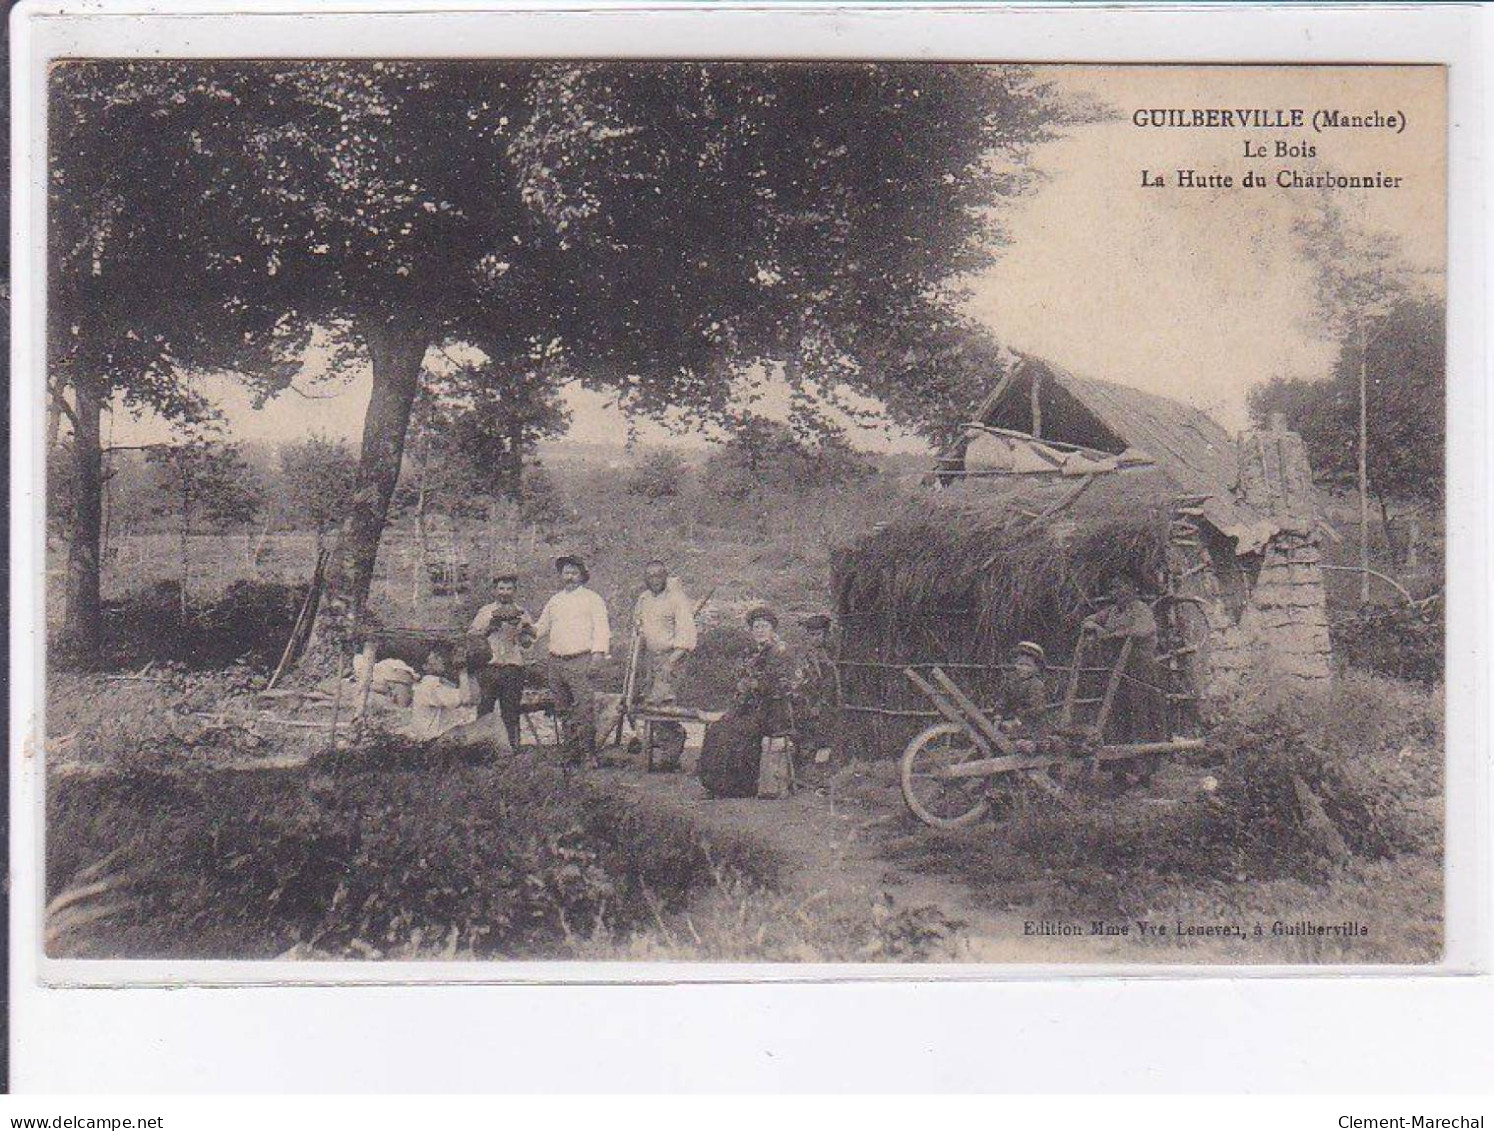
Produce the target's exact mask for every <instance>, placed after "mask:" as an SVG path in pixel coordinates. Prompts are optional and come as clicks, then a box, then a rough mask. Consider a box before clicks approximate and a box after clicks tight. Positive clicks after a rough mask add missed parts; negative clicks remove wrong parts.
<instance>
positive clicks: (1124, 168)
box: [111, 65, 1446, 451]
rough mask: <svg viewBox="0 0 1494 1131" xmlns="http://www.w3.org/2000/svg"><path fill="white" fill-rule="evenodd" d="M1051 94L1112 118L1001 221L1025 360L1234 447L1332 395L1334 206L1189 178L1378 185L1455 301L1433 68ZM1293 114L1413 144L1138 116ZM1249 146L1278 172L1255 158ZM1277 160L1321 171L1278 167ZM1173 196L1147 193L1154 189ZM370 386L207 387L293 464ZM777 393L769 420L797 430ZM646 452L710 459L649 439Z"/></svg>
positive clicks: (584, 405) (1097, 83) (1423, 265)
mask: <svg viewBox="0 0 1494 1131" xmlns="http://www.w3.org/2000/svg"><path fill="white" fill-rule="evenodd" d="M1039 74H1040V76H1041V77H1042V78H1043V79H1045V80H1048V81H1051V82H1052V83H1053V84H1054V85H1055V87H1056V88H1057V89H1058V90H1059V91H1062V92H1066V93H1070V94H1074V95H1076V96H1082V97H1088V98H1092V99H1095V100H1097V101H1099V102H1100V103H1102V104H1106V105H1108V106H1110V107H1111V108H1112V109H1113V110H1114V114H1113V115H1112V116H1109V117H1107V118H1106V119H1105V120H1103V121H1099V122H1095V123H1091V124H1087V125H1081V126H1075V127H1071V128H1070V129H1069V131H1068V132H1067V134H1066V135H1065V136H1064V137H1062V138H1060V139H1058V140H1056V141H1054V142H1051V143H1048V144H1046V145H1045V146H1043V147H1042V148H1041V149H1040V150H1039V151H1038V152H1037V154H1036V155H1035V161H1034V165H1035V168H1036V171H1037V172H1038V173H1040V174H1041V176H1040V180H1039V182H1038V183H1037V184H1036V186H1035V187H1034V189H1033V190H1032V191H1031V192H1029V193H1028V194H1026V195H1024V196H1023V197H1021V198H1019V199H1017V200H1015V201H1013V202H1012V203H1011V204H1010V206H1009V207H1008V208H1007V209H1006V210H1005V214H1004V216H1003V224H1004V226H1005V228H1006V232H1007V237H1008V239H1007V242H1006V243H1005V245H1004V246H1002V247H1001V249H1000V254H999V258H998V260H997V262H996V263H995V265H994V266H993V267H992V268H991V269H989V270H988V271H986V272H985V273H984V274H982V275H981V276H979V277H977V278H975V279H972V280H970V289H971V297H970V301H969V313H970V314H971V315H972V316H974V317H975V318H976V319H977V320H979V321H980V322H981V323H983V324H984V325H985V326H987V327H989V328H990V330H991V331H992V332H993V333H994V334H995V335H996V337H997V338H998V339H1000V340H1002V341H1003V342H1005V343H1006V344H1007V345H1010V346H1012V347H1014V348H1016V349H1020V350H1025V351H1028V352H1032V353H1036V354H1039V355H1041V356H1043V357H1046V358H1048V359H1050V360H1052V361H1055V362H1057V363H1059V364H1060V365H1062V366H1064V367H1066V368H1068V369H1071V370H1074V371H1076V372H1078V373H1080V374H1083V375H1085V376H1091V377H1100V378H1105V379H1108V380H1112V381H1116V382H1119V383H1122V384H1128V385H1134V386H1136V387H1138V388H1141V389H1145V390H1147V391H1150V392H1155V393H1160V394H1163V395H1166V396H1171V397H1174V398H1177V399H1179V400H1184V401H1187V402H1189V403H1192V404H1194V405H1196V406H1198V407H1200V408H1202V409H1204V410H1205V411H1207V412H1209V413H1210V414H1212V415H1213V416H1214V417H1215V418H1216V419H1218V420H1219V421H1220V423H1222V424H1223V425H1224V426H1225V427H1226V428H1229V429H1230V430H1231V431H1235V430H1239V429H1241V428H1243V427H1246V426H1247V424H1248V417H1247V414H1246V409H1245V398H1246V393H1247V390H1248V389H1249V388H1250V387H1251V386H1252V385H1255V384H1257V383H1260V382H1262V381H1265V380H1268V379H1270V378H1271V377H1272V376H1275V375H1278V374H1282V375H1300V376H1325V375H1326V374H1327V372H1328V369H1329V367H1330V366H1331V365H1332V363H1333V359H1334V348H1333V346H1332V344H1331V343H1330V342H1329V341H1327V340H1325V336H1324V334H1323V333H1322V332H1321V331H1320V330H1317V329H1315V328H1313V327H1312V326H1311V325H1310V323H1309V321H1308V319H1307V317H1306V315H1307V312H1309V311H1310V310H1311V309H1312V307H1313V289H1312V277H1311V273H1310V271H1309V269H1308V267H1307V265H1306V263H1305V261H1304V260H1303V258H1302V256H1301V255H1300V252H1299V251H1298V249H1297V248H1296V246H1295V243H1294V240H1293V236H1292V226H1293V222H1294V221H1295V220H1296V219H1298V218H1300V217H1304V216H1307V215H1308V214H1310V212H1311V211H1312V210H1313V209H1314V208H1315V207H1316V205H1317V199H1318V197H1319V196H1321V195H1323V194H1324V193H1325V191H1326V190H1320V189H1299V190H1286V189H1278V188H1276V187H1274V184H1273V185H1272V186H1271V187H1267V188H1263V189H1245V188H1241V187H1233V188H1184V187H1178V186H1176V185H1175V183H1174V182H1175V181H1176V179H1177V177H1176V174H1177V170H1178V169H1180V168H1187V169H1191V170H1195V171H1197V172H1198V173H1201V174H1219V175H1227V176H1232V177H1233V178H1234V180H1235V183H1236V185H1237V186H1238V184H1239V182H1240V180H1241V178H1242V177H1243V176H1244V175H1245V174H1246V173H1247V172H1249V171H1252V170H1255V171H1259V172H1261V173H1263V174H1265V175H1266V177H1267V179H1268V180H1270V179H1272V178H1274V177H1275V176H1276V175H1277V174H1278V172H1280V171H1281V170H1299V171H1301V172H1305V173H1312V172H1321V171H1326V170H1333V171H1336V172H1339V173H1364V172H1377V171H1378V172H1382V173H1385V174H1390V175H1395V176H1399V177H1401V178H1403V180H1402V184H1401V187H1399V188H1397V189H1394V190H1390V189H1378V190H1352V189H1346V190H1337V191H1332V192H1330V193H1328V195H1331V196H1332V197H1333V198H1334V199H1335V200H1336V201H1337V202H1338V203H1340V204H1341V205H1342V206H1344V207H1345V209H1346V210H1347V211H1348V213H1349V214H1350V216H1351V217H1353V219H1354V221H1355V222H1356V223H1357V224H1359V225H1362V226H1363V227H1364V228H1365V229H1367V230H1372V231H1377V232H1384V233H1388V234H1390V235H1393V236H1394V237H1395V238H1396V239H1397V240H1398V241H1399V242H1400V244H1401V246H1402V248H1403V250H1404V253H1405V256H1406V259H1407V261H1408V262H1409V263H1410V264H1412V265H1413V267H1414V268H1415V269H1416V270H1417V271H1418V272H1420V273H1422V275H1423V277H1424V278H1425V279H1426V280H1427V281H1428V282H1429V285H1431V286H1433V287H1434V288H1440V287H1441V282H1440V278H1441V273H1442V271H1443V270H1444V268H1445V254H1446V236H1445V233H1446V189H1445V181H1446V178H1445V129H1446V126H1445V80H1444V75H1443V72H1442V71H1441V69H1440V68H1432V67H1316V68H1309V67H1195V66H1173V67H1113V66H1077V65H1055V66H1051V67H1045V68H1040V69H1039ZM1256 107H1259V108H1263V109H1269V110H1273V111H1274V110H1276V109H1283V110H1290V109H1292V108H1298V109H1303V110H1305V111H1306V115H1307V119H1308V122H1309V123H1310V122H1311V119H1312V115H1313V112H1314V111H1316V110H1319V109H1339V110H1341V111H1344V112H1350V113H1355V114H1367V113H1368V112H1370V111H1379V112H1381V113H1382V114H1383V115H1390V114H1392V113H1396V114H1402V115H1404V118H1405V127H1404V129H1402V130H1400V131H1399V132H1397V131H1395V130H1393V129H1384V128H1378V129H1371V128H1366V129H1338V130H1330V131H1325V132H1322V133H1317V132H1314V131H1313V129H1312V128H1311V126H1310V125H1307V126H1305V127H1304V128H1290V127H1288V128H1246V129H1240V128H1208V129H1195V128H1150V127H1138V126H1137V125H1135V124H1134V122H1133V120H1132V119H1133V115H1134V114H1135V112H1136V111H1138V110H1151V109H1166V108H1180V109H1187V110H1190V111H1191V110H1192V109H1194V108H1205V109H1207V108H1256ZM1247 143H1249V144H1251V145H1253V146H1260V145H1264V146H1265V148H1266V149H1267V151H1268V152H1267V156H1265V157H1260V158H1249V157H1246V156H1245V155H1244V150H1245V147H1246V145H1247ZM1278 144H1282V145H1285V146H1288V147H1292V146H1304V145H1305V146H1311V147H1313V148H1314V149H1315V151H1316V152H1315V155H1313V156H1302V157H1287V156H1284V157H1281V158H1278V157H1277V156H1276V155H1275V148H1276V146H1277V145H1278ZM1143 170H1147V171H1148V173H1149V174H1150V175H1151V176H1152V177H1153V178H1154V179H1155V178H1156V177H1157V176H1158V175H1160V176H1161V177H1162V178H1164V179H1165V180H1166V181H1167V182H1168V183H1167V184H1166V185H1165V186H1164V187H1160V188H1155V187H1154V188H1143V187H1142V171H1143ZM369 383H370V382H369V377H368V375H367V374H366V373H364V374H360V375H358V376H356V377H355V378H354V379H353V380H351V381H350V382H349V383H348V385H347V386H346V387H345V388H344V389H343V390H342V392H341V393H340V394H339V395H337V396H335V397H333V398H331V399H325V400H308V399H304V398H302V397H299V396H295V395H285V396H282V397H280V398H278V399H277V400H275V401H272V402H270V404H268V405H267V406H265V407H264V408H260V409H256V408H254V407H253V406H252V405H251V403H250V402H249V399H248V398H247V397H246V396H245V395H244V394H243V393H242V392H241V391H240V390H238V389H237V387H236V386H235V385H234V383H233V382H232V381H231V380H226V379H206V380H205V381H204V390H205V391H206V392H207V393H208V394H209V396H210V397H212V398H213V399H214V400H215V401H216V402H217V403H218V405H219V407H220V408H221V409H222V411H223V413H224V415H225V417H226V419H227V421H228V424H229V429H230V431H231V433H232V434H233V436H234V437H235V438H236V439H240V440H247V441H256V442H262V443H270V444H278V443H282V442H285V441H288V440H294V439H296V438H298V437H302V436H305V435H308V434H310V433H312V432H321V433H324V434H327V435H331V436H337V437H344V438H347V439H349V440H353V441H354V442H356V439H357V437H358V436H359V434H360V433H361V430H362V420H363V410H364V408H365V406H366V405H367V402H368V395H369ZM566 400H567V403H568V405H569V407H570V409H571V414H572V426H571V430H570V433H569V434H568V436H567V437H566V438H567V439H569V440H571V441H575V442H583V443H606V444H612V443H616V442H617V441H618V438H619V437H620V436H622V435H623V434H624V433H625V422H624V420H623V418H622V415H621V413H619V412H618V410H617V409H616V407H615V406H614V405H612V403H611V401H610V399H609V398H608V397H607V396H605V395H604V394H600V393H597V392H594V391H590V390H585V389H581V388H579V387H576V386H573V387H571V388H568V389H567V391H566ZM787 404H788V398H787V395H786V391H785V390H784V389H782V388H781V387H779V388H773V387H770V388H768V389H767V390H766V392H765V394H764V395H763V397H762V399H761V400H760V401H759V403H758V404H757V405H756V406H755V407H756V409H757V410H758V411H761V412H764V413H766V414H768V415H782V414H783V413H784V412H786V411H787ZM848 432H849V435H850V438H851V440H852V442H853V443H856V444H857V445H858V446H861V447H863V448H867V449H869V450H882V451H915V450H919V449H920V448H921V444H920V442H919V441H917V440H915V439H914V438H912V437H909V436H907V435H906V434H903V433H899V432H896V431H894V432H891V433H888V432H886V431H884V430H871V429H864V428H859V427H855V426H851V427H849V428H848ZM163 435H164V432H163V429H162V428H161V426H160V425H159V424H158V423H157V422H154V421H148V420H147V421H133V420H131V419H129V418H128V416H127V414H123V413H116V414H115V420H114V422H113V434H112V437H111V439H112V442H114V443H140V442H148V441H151V440H158V439H160V438H162V437H163ZM639 440H640V442H641V443H643V444H685V445H695V444H700V443H702V442H704V440H705V437H703V436H701V435H699V434H687V435H684V436H678V435H675V436H672V435H670V434H669V433H667V432H665V431H664V430H663V429H661V428H659V427H658V426H656V425H651V424H648V423H643V424H641V425H640V426H639Z"/></svg>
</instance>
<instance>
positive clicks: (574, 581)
mask: <svg viewBox="0 0 1494 1131" xmlns="http://www.w3.org/2000/svg"><path fill="white" fill-rule="evenodd" d="M555 572H556V573H558V574H560V591H559V592H558V593H556V594H555V595H554V596H553V597H551V598H550V599H549V600H548V601H546V602H545V607H544V608H543V609H541V610H540V615H539V620H537V621H535V623H534V634H535V636H536V637H537V638H538V637H541V636H543V637H546V638H547V649H548V653H549V655H548V659H547V660H546V664H545V677H546V681H547V682H548V684H549V686H550V694H551V695H552V696H554V698H555V707H556V710H558V711H559V712H560V719H561V734H562V737H563V738H564V741H565V748H566V756H567V759H568V760H569V761H570V762H571V763H572V764H573V765H579V764H581V763H582V762H583V761H585V762H586V763H588V764H591V765H595V764H596V760H597V713H596V701H595V699H594V696H593V692H594V690H595V689H594V680H595V677H596V672H597V668H598V667H600V666H601V663H602V661H603V660H605V659H606V658H607V651H608V649H609V648H611V646H612V629H611V627H610V626H609V625H608V622H607V604H606V602H605V601H603V600H602V598H601V597H600V596H599V595H598V594H597V593H596V592H594V591H593V590H591V589H588V588H587V587H586V582H588V581H589V580H591V574H590V573H589V572H588V571H587V569H586V563H585V562H583V561H582V560H581V559H580V558H578V557H576V556H575V555H574V554H562V555H561V556H560V557H558V558H556V559H555Z"/></svg>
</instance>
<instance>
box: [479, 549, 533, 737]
mask: <svg viewBox="0 0 1494 1131" xmlns="http://www.w3.org/2000/svg"><path fill="white" fill-rule="evenodd" d="M518 586H519V578H518V574H517V573H515V572H514V571H512V570H500V571H498V572H497V573H495V574H494V575H493V600H492V601H491V602H490V603H489V604H486V605H484V606H483V607H482V608H480V609H478V610H477V616H476V617H475V618H473V621H472V627H471V628H469V629H468V630H467V633H468V635H470V636H481V637H484V638H485V640H486V642H487V646H488V652H489V657H488V662H487V663H486V664H484V665H482V666H481V667H480V668H478V669H477V686H478V699H477V713H478V715H479V717H480V716H482V715H487V714H491V713H492V711H493V707H494V706H495V705H496V706H497V708H498V714H499V717H500V718H502V720H503V729H504V730H506V731H507V732H508V744H509V746H511V747H512V748H513V749H515V750H517V749H518V748H519V709H520V707H521V705H522V704H523V701H524V669H525V667H526V666H527V665H528V663H529V647H530V645H532V644H533V643H534V640H535V637H536V635H537V633H536V632H535V627H534V622H533V621H531V620H530V619H529V614H528V613H526V612H525V611H524V610H523V609H522V608H521V607H520V606H519V604H518V602H517V601H516V599H515V598H516V596H517V593H518Z"/></svg>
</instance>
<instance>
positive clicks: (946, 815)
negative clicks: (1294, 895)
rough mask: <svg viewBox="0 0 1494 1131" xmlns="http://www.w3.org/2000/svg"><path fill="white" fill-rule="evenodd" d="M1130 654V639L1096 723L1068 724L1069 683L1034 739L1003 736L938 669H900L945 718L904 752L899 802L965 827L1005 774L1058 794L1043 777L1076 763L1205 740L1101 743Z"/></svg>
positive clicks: (947, 825) (941, 825)
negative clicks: (1052, 720)
mask: <svg viewBox="0 0 1494 1131" xmlns="http://www.w3.org/2000/svg"><path fill="white" fill-rule="evenodd" d="M1083 651H1084V644H1083V639H1082V638H1081V642H1080V647H1079V650H1078V651H1077V652H1076V653H1075V656H1074V669H1073V670H1074V671H1075V672H1076V673H1077V671H1078V670H1079V665H1080V662H1081V659H1082V656H1083ZM1130 651H1131V649H1130V642H1129V641H1127V642H1126V643H1125V644H1124V645H1122V647H1121V650H1120V655H1119V656H1118V657H1117V659H1116V662H1115V666H1114V667H1113V668H1112V669H1111V671H1110V676H1109V679H1108V680H1107V683H1106V689H1105V696H1104V699H1103V700H1102V701H1101V703H1100V710H1099V717H1098V719H1097V720H1096V722H1095V723H1094V724H1093V725H1091V726H1088V727H1075V726H1074V725H1073V723H1072V714H1073V705H1074V698H1075V689H1076V687H1077V681H1076V680H1073V679H1071V680H1070V684H1069V689H1068V692H1067V694H1066V695H1065V702H1064V712H1063V717H1062V719H1061V721H1060V725H1059V727H1058V729H1056V730H1055V731H1054V732H1053V733H1052V734H1048V735H1044V736H1042V737H1040V738H1036V739H1032V738H1016V737H1013V736H1011V735H1009V734H1006V733H1004V732H1003V731H1002V730H1001V728H1000V726H998V725H997V723H996V722H995V721H994V720H993V719H992V718H991V717H990V716H989V715H987V714H986V713H985V712H984V711H983V710H981V708H980V707H979V706H978V705H977V704H976V703H975V701H974V700H973V699H971V698H970V697H969V696H968V695H966V694H965V692H964V691H962V690H961V689H960V687H959V686H958V685H957V684H956V683H955V682H954V680H952V679H950V678H949V676H948V675H946V674H945V673H944V671H943V670H942V669H940V668H938V667H935V668H933V669H932V670H931V671H930V672H929V678H928V679H925V678H924V677H923V676H922V675H920V674H919V673H918V672H917V671H915V670H914V669H913V668H904V669H903V675H905V676H906V677H907V678H908V680H909V681H910V682H911V683H912V684H913V685H914V686H915V687H917V688H918V690H919V691H921V692H923V694H924V695H925V696H927V698H928V700H929V702H931V703H932V704H933V705H934V708H935V709H936V710H937V711H938V712H939V714H940V715H942V716H943V717H944V720H945V721H944V722H940V723H935V724H934V725H933V726H930V727H928V728H927V729H926V730H923V731H921V732H920V733H918V734H916V735H914V736H913V738H912V740H911V741H909V743H908V745H907V747H906V748H905V749H904V750H903V755H902V761H901V765H900V771H901V774H900V777H901V782H902V789H903V800H904V801H906V802H907V805H908V808H909V809H910V810H912V812H913V815H914V816H916V817H917V818H918V819H919V820H920V821H922V822H923V823H924V824H926V825H930V826H932V827H933V828H936V829H962V828H967V827H969V826H970V825H973V824H976V823H977V822H978V821H980V820H981V819H982V818H984V817H985V816H986V815H987V814H988V813H989V812H990V811H991V800H992V794H993V792H995V790H996V788H997V786H998V783H1000V781H1001V779H1002V778H1004V777H1007V776H1008V775H1021V776H1022V777H1024V778H1026V779H1027V780H1028V781H1030V782H1031V783H1032V784H1034V785H1035V786H1037V787H1038V788H1040V789H1043V790H1044V791H1046V792H1050V793H1060V792H1061V791H1062V790H1061V787H1060V786H1059V785H1058V783H1057V782H1055V781H1054V780H1053V779H1052V778H1051V777H1050V776H1049V774H1048V771H1049V770H1051V769H1054V768H1060V767H1070V766H1074V765H1076V764H1077V765H1087V766H1088V767H1090V768H1093V767H1096V766H1098V765H1099V764H1101V763H1105V762H1122V761H1127V760H1130V759H1136V758H1145V757H1149V756H1152V755H1158V754H1173V753H1177V752H1180V751H1184V750H1200V749H1202V748H1203V745H1204V743H1203V740H1202V739H1198V738H1169V739H1167V740H1165V741H1160V742H1133V743H1105V742H1103V741H1101V736H1102V735H1103V734H1104V729H1105V724H1106V722H1108V721H1109V715H1110V708H1111V705H1112V704H1113V703H1114V700H1115V693H1116V689H1117V687H1118V686H1119V683H1120V680H1121V678H1122V676H1123V673H1124V672H1125V666H1126V663H1127V662H1128V661H1129V659H1130Z"/></svg>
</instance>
